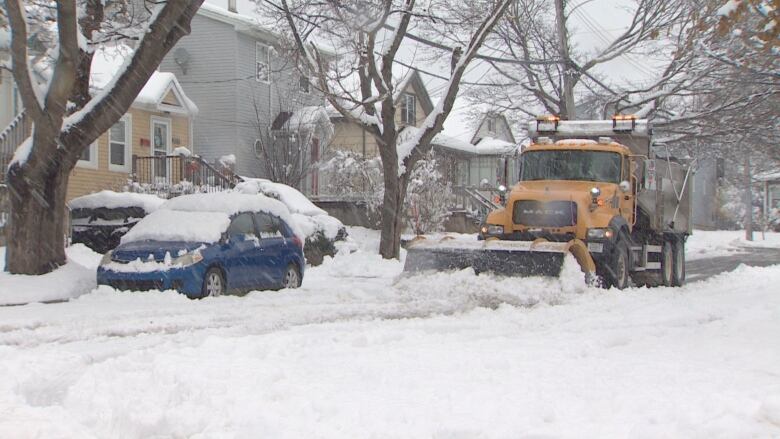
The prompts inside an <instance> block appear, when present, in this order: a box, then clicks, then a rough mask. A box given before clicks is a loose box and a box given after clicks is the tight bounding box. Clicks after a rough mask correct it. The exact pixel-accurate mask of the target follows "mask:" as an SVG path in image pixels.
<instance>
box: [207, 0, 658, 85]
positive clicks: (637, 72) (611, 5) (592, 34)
mask: <svg viewBox="0 0 780 439" xmlns="http://www.w3.org/2000/svg"><path fill="white" fill-rule="evenodd" d="M583 1H585V4H584V5H582V6H581V7H579V8H577V11H576V12H575V13H573V14H572V17H571V18H570V22H569V28H570V29H569V31H570V33H571V34H572V37H573V41H574V44H575V45H576V46H577V47H578V48H579V49H581V50H585V51H597V50H598V49H599V48H603V47H605V46H606V44H607V43H606V41H607V40H609V39H611V38H614V37H615V36H617V35H619V34H620V32H621V31H622V30H624V29H625V28H626V27H627V25H628V23H629V21H630V16H631V15H630V12H629V11H627V8H629V7H630V5H631V4H632V2H631V0H574V1H573V2H572V3H573V5H572V6H571V7H570V9H571V8H572V7H574V5H578V4H580V3H582V2H583ZM206 2H207V3H210V4H213V5H215V6H219V7H222V8H225V9H227V0H206ZM237 4H238V12H239V13H241V14H246V15H254V14H255V2H254V1H253V0H237ZM404 44H405V45H406V46H407V47H406V48H405V49H406V50H405V52H406V54H405V57H407V60H409V61H412V64H415V65H420V64H422V65H423V66H424V69H426V70H429V71H433V72H435V73H441V74H446V73H447V69H448V66H449V61H448V60H443V61H442V62H441V63H440V65H439V66H438V68H437V67H436V66H435V64H432V63H431V62H430V61H427V60H426V61H423V62H421V61H418V60H416V59H413V58H414V54H415V53H418V51H419V49H420V46H417V45H416V44H415V43H414V42H412V41H406V42H405V43H404ZM654 64H655V65H656V66H657V65H659V64H658V63H657V62H653V61H652V60H650V59H648V57H646V56H624V57H621V58H618V59H616V60H613V61H611V62H609V63H607V64H605V65H603V66H601V67H599V69H598V73H600V74H602V75H604V76H605V77H606V78H607V79H608V81H609V82H611V83H613V84H627V83H634V84H636V83H646V82H648V81H649V80H650V79H651V78H652V77H653V76H654V71H656V70H657V67H654ZM421 68H423V67H421ZM487 69H488V66H487V65H486V64H485V63H475V64H473V65H472V66H471V67H470V69H469V71H468V74H467V76H466V80H467V81H473V82H480V81H481V80H484V78H485V77H486V76H487V75H486V73H489V72H488V71H487ZM400 70H403V68H400ZM423 79H424V81H425V82H426V85H427V86H428V88H429V91H430V92H431V95H432V96H433V97H434V99H435V95H436V93H437V92H438V91H439V90H440V89H441V88H442V86H443V85H444V81H443V80H441V79H437V78H434V77H431V76H429V75H425V74H423Z"/></svg>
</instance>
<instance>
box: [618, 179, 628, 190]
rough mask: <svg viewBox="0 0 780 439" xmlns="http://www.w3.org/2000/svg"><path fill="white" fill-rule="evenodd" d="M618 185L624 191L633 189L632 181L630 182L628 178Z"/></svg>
mask: <svg viewBox="0 0 780 439" xmlns="http://www.w3.org/2000/svg"><path fill="white" fill-rule="evenodd" d="M618 187H619V188H620V190H621V191H622V192H628V191H630V190H631V183H629V182H628V181H627V180H623V181H621V182H620V184H618Z"/></svg>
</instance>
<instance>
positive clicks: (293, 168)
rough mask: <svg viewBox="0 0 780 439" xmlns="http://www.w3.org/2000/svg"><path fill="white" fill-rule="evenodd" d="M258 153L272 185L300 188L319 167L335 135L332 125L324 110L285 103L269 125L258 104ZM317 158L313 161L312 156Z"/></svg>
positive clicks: (255, 105) (256, 113)
mask: <svg viewBox="0 0 780 439" xmlns="http://www.w3.org/2000/svg"><path fill="white" fill-rule="evenodd" d="M253 103H254V108H255V116H256V120H255V126H256V127H257V140H256V143H255V150H256V152H257V153H258V155H259V156H260V159H261V161H262V166H263V172H264V175H265V176H266V177H267V178H269V179H270V180H272V181H275V182H277V183H283V184H286V185H288V186H292V187H295V188H300V187H301V185H302V184H303V183H304V182H305V181H306V178H307V177H309V176H310V175H311V174H312V172H313V171H315V170H316V169H317V165H318V164H319V163H318V161H319V156H320V154H322V152H323V150H324V149H325V148H326V147H327V145H328V143H329V142H330V139H331V137H332V135H333V125H332V124H331V122H330V118H329V116H328V114H327V112H326V111H325V109H324V108H323V107H322V106H303V107H301V106H299V105H296V103H294V102H283V103H282V104H281V106H280V109H279V112H278V113H277V115H276V117H275V118H274V120H272V121H271V122H270V123H269V122H268V121H267V120H266V119H265V118H264V117H263V113H262V109H261V108H260V106H259V105H258V103H257V101H256V100H255V101H253ZM313 152H314V153H315V155H316V157H313V155H312V153H313Z"/></svg>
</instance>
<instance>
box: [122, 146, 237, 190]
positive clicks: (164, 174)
mask: <svg viewBox="0 0 780 439" xmlns="http://www.w3.org/2000/svg"><path fill="white" fill-rule="evenodd" d="M241 181H242V179H241V177H239V176H238V175H236V174H235V173H234V172H233V171H232V170H230V169H228V168H226V167H222V166H215V165H212V164H210V163H208V162H207V161H205V160H203V159H202V158H201V157H199V156H196V155H156V156H138V155H133V157H132V173H131V174H130V187H129V189H130V191H131V192H141V193H151V194H156V195H158V196H161V197H163V198H173V197H176V196H179V195H185V194H194V193H208V192H221V191H225V190H228V189H232V188H233V187H235V185H236V184H237V183H239V182H241Z"/></svg>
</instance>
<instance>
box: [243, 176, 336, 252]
mask: <svg viewBox="0 0 780 439" xmlns="http://www.w3.org/2000/svg"><path fill="white" fill-rule="evenodd" d="M243 180H244V181H243V182H242V183H239V184H238V185H236V187H235V191H236V192H240V193H244V194H253V195H254V194H262V195H265V196H267V197H271V198H275V199H277V200H279V201H281V202H282V203H284V204H285V205H286V206H287V208H288V209H289V210H290V212H291V214H292V218H293V221H295V223H296V224H297V226H298V227H299V228H300V229H301V231H302V232H303V234H304V236H305V238H306V239H305V243H304V248H303V253H304V254H305V255H306V261H307V262H308V263H309V264H311V265H319V264H321V263H322V260H323V258H324V257H325V256H333V255H335V254H336V244H337V243H338V242H342V241H345V240H346V239H347V229H346V227H344V224H343V223H342V222H341V221H339V220H338V219H337V218H334V217H332V216H330V215H328V213H327V212H325V211H324V210H322V209H320V208H319V207H317V206H316V205H315V204H314V203H312V202H311V200H309V199H308V198H306V196H305V195H303V194H302V193H301V192H300V191H298V190H297V189H295V188H293V187H291V186H287V185H285V184H281V183H274V182H272V181H270V180H266V179H262V178H246V177H244V178H243Z"/></svg>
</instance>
